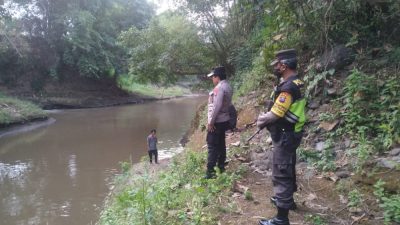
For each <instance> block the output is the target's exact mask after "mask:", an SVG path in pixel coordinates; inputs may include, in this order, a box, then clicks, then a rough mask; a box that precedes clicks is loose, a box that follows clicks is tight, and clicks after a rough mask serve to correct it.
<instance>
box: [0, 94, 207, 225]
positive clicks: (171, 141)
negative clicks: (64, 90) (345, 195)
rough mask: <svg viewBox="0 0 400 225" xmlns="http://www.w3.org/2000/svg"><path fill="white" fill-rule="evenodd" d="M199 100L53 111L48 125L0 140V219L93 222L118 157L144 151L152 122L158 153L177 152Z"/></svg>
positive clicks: (127, 157)
mask: <svg viewBox="0 0 400 225" xmlns="http://www.w3.org/2000/svg"><path fill="white" fill-rule="evenodd" d="M204 100H205V99H204V98H189V99H176V100H171V101H163V102H154V103H150V104H144V105H131V106H121V107H112V108H102V109H85V110H68V111H58V112H57V113H55V114H52V117H54V118H55V119H56V120H57V121H56V122H55V123H54V124H53V125H51V126H48V127H42V128H39V129H37V130H34V131H30V132H27V133H23V134H19V135H17V136H7V137H4V138H0V221H1V224H21V225H22V224H24V225H25V224H57V225H64V224H65V225H67V224H68V225H74V224H76V225H84V224H91V223H95V222H96V221H97V218H98V214H99V206H101V205H102V202H103V200H104V198H105V196H106V195H107V194H108V191H109V188H110V183H111V182H112V179H113V177H114V176H115V174H117V173H118V170H119V162H121V161H130V160H132V161H133V162H138V161H140V159H141V157H143V156H147V149H146V137H147V135H148V132H149V131H150V130H151V129H153V128H154V129H157V134H158V138H159V140H160V143H159V146H158V147H159V156H160V158H165V157H168V156H170V155H171V154H174V153H176V152H179V151H182V148H181V147H180V146H179V144H178V141H179V140H180V138H181V137H182V135H183V134H184V133H185V131H186V130H187V129H188V128H189V125H190V121H191V119H192V118H193V117H194V113H195V110H196V108H197V105H198V104H199V103H200V102H204Z"/></svg>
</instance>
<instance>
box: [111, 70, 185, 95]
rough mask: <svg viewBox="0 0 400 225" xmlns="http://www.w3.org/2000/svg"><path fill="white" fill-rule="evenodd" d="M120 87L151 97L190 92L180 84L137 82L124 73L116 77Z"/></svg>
mask: <svg viewBox="0 0 400 225" xmlns="http://www.w3.org/2000/svg"><path fill="white" fill-rule="evenodd" d="M118 84H119V86H120V87H121V89H123V90H125V91H128V92H130V93H135V94H139V95H143V96H149V97H153V98H171V97H178V96H183V95H188V94H190V93H191V92H190V90H189V89H187V88H184V87H181V86H177V85H175V86H170V87H160V86H157V85H152V84H139V83H135V82H134V81H133V78H132V77H130V76H128V75H126V76H121V77H120V78H119V79H118Z"/></svg>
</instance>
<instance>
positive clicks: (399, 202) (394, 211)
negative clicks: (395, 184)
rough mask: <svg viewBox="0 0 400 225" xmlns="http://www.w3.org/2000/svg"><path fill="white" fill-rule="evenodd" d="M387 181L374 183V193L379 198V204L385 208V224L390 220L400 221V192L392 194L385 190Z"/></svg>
mask: <svg viewBox="0 0 400 225" xmlns="http://www.w3.org/2000/svg"><path fill="white" fill-rule="evenodd" d="M384 185H385V182H384V181H382V180H379V181H378V182H376V183H375V185H374V194H375V196H376V197H377V198H378V199H379V202H380V204H379V206H380V207H381V208H382V209H383V216H384V219H385V225H387V224H390V222H397V223H399V222H400V194H396V195H390V194H388V193H386V192H385V189H384V188H383V186H384Z"/></svg>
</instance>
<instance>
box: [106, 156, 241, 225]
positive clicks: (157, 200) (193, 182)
mask: <svg viewBox="0 0 400 225" xmlns="http://www.w3.org/2000/svg"><path fill="white" fill-rule="evenodd" d="M205 161H206V154H205V153H204V152H193V151H187V152H185V153H183V154H182V155H179V156H176V157H175V158H174V159H173V160H172V163H171V167H170V168H169V169H168V170H166V171H163V172H161V173H160V174H159V175H158V177H150V176H149V175H148V173H144V174H143V175H140V176H139V175H135V177H134V178H133V181H132V183H133V185H132V186H130V187H129V188H127V189H126V190H124V191H122V192H120V193H117V194H116V196H115V198H114V199H113V200H112V202H111V203H110V204H109V205H108V207H106V209H105V210H104V211H103V212H102V214H101V218H100V223H99V224H107V225H111V224H118V225H120V224H121V225H125V224H171V225H172V224H205V225H206V224H215V223H216V218H215V216H214V215H215V211H216V210H219V211H221V210H222V211H224V209H221V207H220V206H219V205H220V204H219V199H221V197H222V196H225V195H226V193H224V192H225V191H226V190H229V189H230V187H231V186H232V184H233V182H234V180H236V179H238V178H239V175H238V174H239V173H232V174H230V173H228V172H225V173H219V172H217V178H216V179H210V180H205V179H203V178H202V177H203V176H204V171H203V165H204V164H205ZM130 183H131V182H130ZM229 208H233V206H229ZM227 210H228V209H227Z"/></svg>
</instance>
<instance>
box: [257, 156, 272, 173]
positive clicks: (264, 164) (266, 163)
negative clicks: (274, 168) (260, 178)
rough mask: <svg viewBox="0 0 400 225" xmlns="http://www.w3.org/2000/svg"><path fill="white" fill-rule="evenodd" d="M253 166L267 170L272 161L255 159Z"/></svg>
mask: <svg viewBox="0 0 400 225" xmlns="http://www.w3.org/2000/svg"><path fill="white" fill-rule="evenodd" d="M253 166H254V167H256V168H257V169H258V170H260V171H266V170H269V169H270V168H271V161H270V160H269V159H266V160H261V159H260V160H255V161H253Z"/></svg>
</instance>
